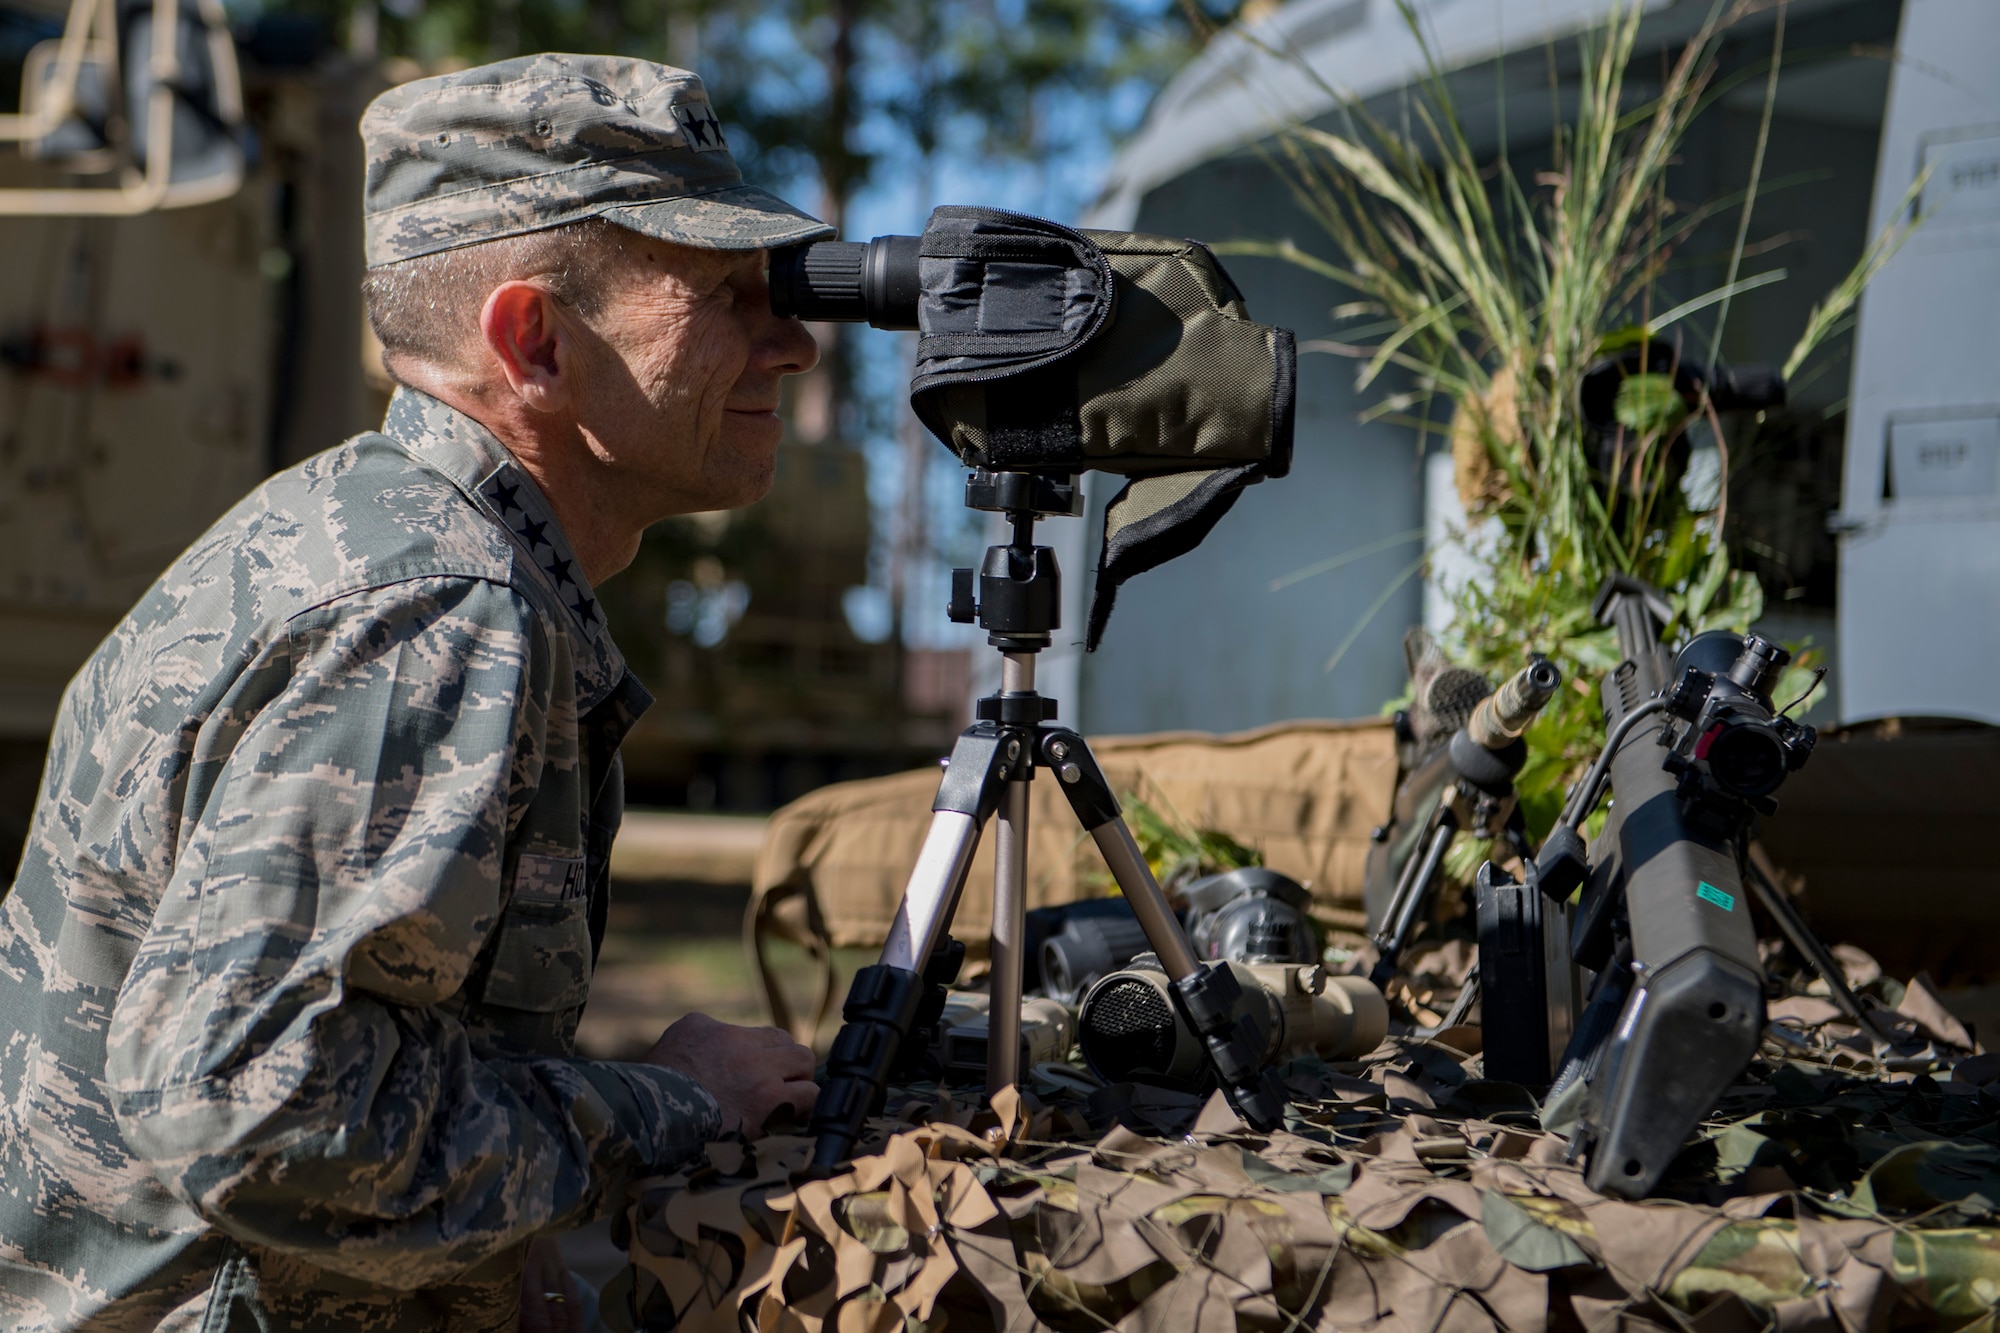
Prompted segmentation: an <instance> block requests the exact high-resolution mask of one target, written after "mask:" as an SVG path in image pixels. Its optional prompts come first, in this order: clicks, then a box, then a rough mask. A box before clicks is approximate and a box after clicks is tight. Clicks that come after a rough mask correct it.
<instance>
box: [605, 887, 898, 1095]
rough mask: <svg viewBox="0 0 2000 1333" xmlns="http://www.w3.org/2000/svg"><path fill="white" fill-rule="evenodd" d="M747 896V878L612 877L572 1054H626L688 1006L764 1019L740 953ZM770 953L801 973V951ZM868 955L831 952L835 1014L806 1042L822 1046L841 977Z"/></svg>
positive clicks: (759, 993)
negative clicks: (600, 945) (608, 912)
mask: <svg viewBox="0 0 2000 1333" xmlns="http://www.w3.org/2000/svg"><path fill="white" fill-rule="evenodd" d="M749 902H750V886H749V885H747V884H727V885H722V884H703V883H696V882H694V881H689V880H624V881H614V883H613V885H612V895H611V918H610V923H609V925H608V926H607V927H606V929H605V932H604V947H603V950H602V952H600V953H599V955H598V958H597V971H596V973H595V975H594V976H593V977H592V979H591V984H590V1004H589V1007H588V1008H586V1009H585V1010H584V1014H583V1025H582V1027H580V1028H579V1029H578V1031H577V1046H578V1049H579V1051H580V1053H582V1054H584V1055H589V1056H594V1057H596V1058H598V1059H604V1060H630V1059H634V1058H636V1057H638V1056H640V1055H643V1054H644V1053H645V1052H646V1049H647V1048H648V1047H650V1046H651V1045H652V1044H653V1042H654V1041H655V1040H656V1039H657V1038H658V1037H659V1035H660V1030H661V1029H662V1028H664V1027H666V1026H667V1024H669V1023H671V1022H673V1020H675V1019H676V1018H679V1017H680V1016H681V1015H683V1014H689V1013H704V1014H708V1015H709V1016H711V1017H713V1018H719V1019H722V1020H723V1021H724V1022H728V1023H747V1024H759V1023H768V1022H770V1021H771V1020H770V1013H769V1011H768V1009H767V1008H766V1006H765V1002H764V995H763V990H762V987H761V986H760V985H759V983H758V980H757V974H756V972H755V970H754V969H753V968H752V967H751V965H750V960H749V956H748V955H747V954H745V953H744V951H743V910H744V908H745V907H746V906H748V904H749ZM774 960H775V962H776V963H777V968H778V971H779V972H780V974H781V975H783V976H785V977H787V978H790V977H793V976H798V975H801V974H802V973H803V971H804V964H805V962H806V957H805V954H804V952H803V951H800V950H790V951H785V950H783V946H779V952H777V953H776V954H775V955H774ZM873 961H874V959H873V957H872V956H870V955H869V954H868V953H866V952H864V951H861V950H852V951H849V950H838V951H836V953H835V956H834V989H833V996H834V1000H833V1008H834V1009H835V1011H836V1012H835V1013H833V1014H831V1015H829V1017H828V1020H827V1021H826V1022H825V1023H823V1024H822V1025H821V1030H820V1032H819V1034H818V1037H817V1039H816V1040H815V1042H814V1045H815V1046H816V1047H817V1048H818V1049H819V1051H820V1052H821V1053H822V1054H824V1053H825V1050H826V1045H827V1043H828V1042H830V1041H831V1040H832V1039H833V1034H834V1031H835V1030H836V1029H837V1028H838V1026H839V1014H838V1012H837V1011H838V1008H839V1004H840V997H841V996H843V995H845V994H846V993H847V982H848V980H849V978H851V977H852V976H853V975H854V971H855V969H856V968H858V967H860V966H862V965H863V964H865V963H869V962H873ZM788 993H790V992H789V990H788ZM799 993H801V994H802V993H803V991H802V990H801V991H800V992H799Z"/></svg>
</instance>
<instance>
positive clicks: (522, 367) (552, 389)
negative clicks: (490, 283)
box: [479, 281, 579, 412]
mask: <svg viewBox="0 0 2000 1333" xmlns="http://www.w3.org/2000/svg"><path fill="white" fill-rule="evenodd" d="M479 334H480V338H481V340H482V341H483V342H485V344H486V350H487V351H488V352H490V353H491V354H492V356H493V359H494V360H495V361H496V362H497V363H498V364H499V368H500V373H501V375H502V376H503V377H504V378H505V380H506V382H507V388H508V389H509V390H510V391H511V392H512V393H513V394H514V396H515V397H516V398H519V399H520V400H521V402H522V404H523V405H524V406H526V407H528V408H530V409H532V410H534V411H538V412H550V411H555V410H557V409H558V408H560V407H562V406H563V405H564V403H565V401H566V400H567V399H568V397H569V396H570V395H572V394H573V393H575V391H576V385H575V384H574V383H573V381H574V380H575V379H576V374H577V370H578V368H579V364H578V357H577V351H578V348H577V345H576V337H575V327H574V325H573V324H572V323H571V322H570V321H569V320H567V319H566V318H565V316H564V313H563V311H562V308H561V305H560V303H558V302H557V300H556V298H555V297H553V296H551V295H550V294H549V292H548V291H547V289H545V288H543V287H539V286H537V285H535V284H534V283H532V282H518V281H516V282H503V283H501V284H500V285H499V286H498V287H495V288H494V289H493V290H492V291H491V292H490V293H488V294H487V297H486V305H485V307H484V308H483V309H482V310H480V312H479Z"/></svg>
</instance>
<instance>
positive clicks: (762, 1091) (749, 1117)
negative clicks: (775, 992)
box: [646, 1014, 819, 1139]
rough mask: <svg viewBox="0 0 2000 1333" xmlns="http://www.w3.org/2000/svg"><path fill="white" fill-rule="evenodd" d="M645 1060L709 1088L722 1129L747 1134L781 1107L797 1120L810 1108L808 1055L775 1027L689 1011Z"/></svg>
mask: <svg viewBox="0 0 2000 1333" xmlns="http://www.w3.org/2000/svg"><path fill="white" fill-rule="evenodd" d="M646 1060H647V1062H648V1063H650V1064H656V1065H665V1066H666V1067H667V1068H669V1069H678V1070H680V1071H681V1072H682V1073H683V1074H686V1075H688V1076H689V1077H690V1078H692V1079H694V1081H695V1082H697V1083H699V1084H701V1086H702V1087H704V1088H707V1089H708V1094H709V1096H711V1097H713V1098H715V1100H716V1103H717V1104H718V1105H719V1106H721V1107H722V1132H723V1133H725V1134H727V1133H729V1132H730V1131H731V1130H734V1129H740V1130H742V1131H743V1133H744V1134H746V1135H747V1136H749V1137H750V1138H753V1139H754V1138H756V1137H758V1136H759V1135H761V1134H762V1133H763V1132H764V1122H765V1121H766V1120H768V1119H769V1118H770V1116H771V1113H772V1112H773V1111H775V1110H777V1109H778V1108H779V1107H781V1106H788V1107H790V1108H791V1109H792V1111H793V1113H794V1114H795V1115H796V1116H797V1117H798V1119H800V1120H804V1119H805V1118H806V1115H807V1113H808V1112H810V1111H811V1110H812V1104H813V1098H815V1097H817V1096H818V1095H819V1085H818V1084H816V1083H814V1082H813V1081H812V1076H813V1053H812V1052H811V1051H810V1050H808V1049H807V1048H805V1047H804V1046H801V1045H799V1044H798V1043H797V1042H795V1041H793V1040H792V1039H791V1038H790V1037H789V1036H787V1035H785V1034H784V1033H783V1032H780V1031H779V1030H778V1029H777V1028H746V1027H738V1026H737V1025H736V1024H734V1023H724V1022H722V1021H720V1020H719V1019H714V1018H710V1017H709V1016H708V1015H707V1014H689V1015H688V1016H687V1017H686V1018H683V1019H681V1020H680V1021H679V1022H677V1023H675V1024H674V1025H673V1026H672V1027H670V1028H668V1029H667V1030H666V1031H665V1032H663V1033H661V1034H660V1039H659V1040H658V1041H657V1042H655V1043H653V1049H652V1050H651V1051H648V1052H647V1053H646Z"/></svg>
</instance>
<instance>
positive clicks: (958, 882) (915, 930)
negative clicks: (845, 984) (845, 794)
mask: <svg viewBox="0 0 2000 1333" xmlns="http://www.w3.org/2000/svg"><path fill="white" fill-rule="evenodd" d="M1007 739H1008V738H1007V737H1005V736H1003V735H1002V733H1001V730H1000V728H998V727H995V726H994V725H992V724H991V723H986V722H979V723H975V724H973V725H972V726H970V727H968V728H966V730H965V731H964V732H963V733H961V734H960V736H959V738H958V743H957V744H956V745H954V746H953V747H952V751H951V761H950V763H949V764H948V765H947V767H946V770H945V777H944V781H943V782H942V783H940V784H939V786H938V795H937V800H936V801H935V802H934V803H933V804H932V806H931V809H932V810H933V811H934V813H933V814H932V816H931V828H930V832H929V833H928V834H926V835H925V837H924V846H923V850H922V851H921V852H919V853H918V855H917V864H916V868H915V869H914V870H913V871H911V873H910V882H909V887H908V888H906V889H905V890H904V891H903V901H902V903H901V905H900V906H898V907H897V909H896V919H895V921H894V922H893V923H892V924H891V926H890V928H889V938H888V939H887V941H886V942H885V943H884V944H883V946H882V956H881V961H880V962H878V963H876V964H875V965H874V966H872V967H864V968H862V969H861V970H860V971H859V972H856V973H855V974H854V982H853V984H852V985H851V986H850V987H849V988H848V991H847V1002H846V1004H844V1005H842V1006H841V1019H842V1024H841V1029H840V1032H839V1034H838V1035H836V1036H835V1037H834V1039H833V1046H832V1047H831V1049H829V1050H828V1051H827V1056H826V1077H825V1081H824V1082H823V1083H822V1084H821V1086H820V1091H819V1099H818V1100H817V1101H815V1102H814V1103H813V1110H812V1119H811V1122H810V1128H811V1132H812V1134H813V1136H814V1138H815V1140H816V1141H815V1142H814V1144H813V1160H812V1167H811V1169H812V1170H814V1171H818V1172H821V1173H826V1172H830V1171H832V1170H833V1169H835V1168H836V1167H838V1166H839V1165H840V1163H842V1162H844V1161H846V1160H847V1159H848V1158H849V1157H850V1156H852V1155H853V1152H854V1145H855V1143H856V1142H858V1141H859V1140H860V1138H861V1126H862V1124H863V1122H865V1121H866V1120H867V1119H868V1116H869V1115H870V1114H871V1113H872V1112H873V1111H874V1110H875V1108H876V1107H877V1106H878V1105H880V1104H881V1101H882V1098H883V1097H884V1096H885V1095H886V1093H887V1091H888V1084H889V1074H890V1071H891V1070H892V1069H893V1068H894V1067H895V1066H896V1063H897V1059H898V1056H899V1055H900V1054H901V1052H902V1048H903V1044H904V1042H905V1041H906V1040H907V1039H908V1037H909V1035H910V1031H911V1029H912V1027H914V1026H915V1024H916V1022H917V1019H918V1013H919V1010H920V1008H921V1007H922V1005H923V1000H924V996H925V994H926V986H925V980H924V969H925V968H927V967H928V966H929V965H930V960H931V956H932V954H933V953H934V952H935V951H936V950H937V946H938V944H939V942H940V941H941V940H942V939H943V938H944V933H945V929H946V927H947V926H949V925H950V923H951V914H952V912H953V910H954V909H955V908H956V907H957V906H958V897H959V893H960V891H961V890H962V889H963V888H964V886H965V875H966V870H967V869H968V867H970V866H971V864H972V853H973V851H974V850H975V849H976V848H977V847H978V846H979V831H980V828H981V826H982V825H984V824H985V822H986V820H987V819H988V818H990V817H991V816H992V814H993V810H994V807H995V806H996V805H997V804H999V800H1000V794H1001V789H1002V788H1003V787H1004V786H1005V785H1006V778H1007V770H1008V766H1009V764H1010V763H1011V762H1012V760H1011V759H1010V758H1009V756H1008V755H1007V753H1006V748H1005V745H1006V741H1007ZM1014 748H1015V750H1016V752H1017V753H1018V751H1019V749H1020V745H1019V743H1018V741H1017V742H1016V743H1015V747H1014ZM1017 1041H1018V1038H1017Z"/></svg>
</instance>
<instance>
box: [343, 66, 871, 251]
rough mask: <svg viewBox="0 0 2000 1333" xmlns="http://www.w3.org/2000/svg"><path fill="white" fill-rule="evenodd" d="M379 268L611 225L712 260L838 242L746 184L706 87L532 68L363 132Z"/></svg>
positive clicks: (385, 118)
mask: <svg viewBox="0 0 2000 1333" xmlns="http://www.w3.org/2000/svg"><path fill="white" fill-rule="evenodd" d="M361 137H362V140H363V142H364V144H365V146H366V150H367V159H368V174H367V180H366V183H365V185H364V187H363V194H362V219H363V224H364V229H365V233H366V239H365V244H366V249H367V259H368V265H369V267H371V268H373V267H377V266H379V265H382V264H393V263H396V262H397V261H399V260H404V259H414V258H416V257H417V256H419V255H427V254H434V253H436V252H438V251H440V250H452V249H456V248H458V247H459V246H463V245H475V244H477V243H479V242H481V241H491V240H497V239H499V238H501V237H503V236H518V235H521V234H522V233H524V232H531V231H540V230H542V229H543V228H546V227H559V226H562V225H564V224H566V223H570V222H580V221H582V220H584V219H585V218H593V217H598V218H603V219H604V220H605V221H607V222H611V223H615V224H617V225H618V226H621V227H626V228H629V229H631V230H632V231H636V232H639V233H641V234H643V235H647V236H653V237H657V238H658V239H660V240H663V241H672V242H674V243H675V244H678V245H690V246H697V247H700V248H702V249H709V250H758V249H763V248H766V247H772V246H781V245H796V244H798V243H800V242H802V241H812V240H819V239H822V238H824V237H827V236H831V235H832V234H833V228H831V227H829V226H827V225H826V224H825V223H824V222H821V221H819V220H818V219H817V218H814V217H812V216H811V215H810V214H807V213H805V212H802V211H801V210H799V209H796V208H794V207H792V206H791V205H790V204H788V203H786V202H785V201H784V200H782V199H780V198H778V197H777V196H776V195H774V194H771V193H770V192H769V191H766V190H762V189H759V188H758V187H757V186H754V185H747V184H745V183H744V180H743V173H742V172H741V171H739V170H738V169H737V166H736V159H735V158H734V157H732V156H731V155H730V152H729V144H728V142H727V141H726V140H725V139H724V138H723V134H722V121H721V119H720V118H719V117H718V116H717V115H716V114H715V109H714V107H713V106H712V105H711V104H710V103H709V100H708V94H707V92H706V91H705V90H704V89H703V87H702V83H701V79H700V78H699V77H698V76H696V75H694V74H692V73H690V72H688V71H687V70H684V69H675V68H673V67H672V66H671V65H656V64H654V63H653V62H652V61H649V60H633V59H629V58H627V57H624V56H595V55H557V54H549V55H535V56H520V57H518V58H516V59H513V60H503V61H500V62H499V63H497V64H492V65H482V66H480V67H479V68H477V69H468V70H461V71H460V72H458V73H455V74H444V75H439V76H438V77H436V78H430V79H418V80H416V81H415V82H412V83H406V84H403V85H402V86H401V87H397V88H391V89H390V90H389V91H388V92H386V93H383V94H382V95H381V96H380V97H378V98H376V99H375V101H374V102H373V103H371V104H370V105H369V107H368V110H367V111H366V112H365V113H364V114H363V115H362V117H361Z"/></svg>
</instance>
